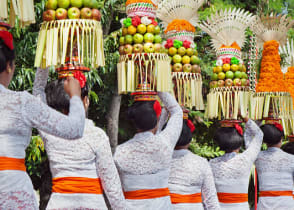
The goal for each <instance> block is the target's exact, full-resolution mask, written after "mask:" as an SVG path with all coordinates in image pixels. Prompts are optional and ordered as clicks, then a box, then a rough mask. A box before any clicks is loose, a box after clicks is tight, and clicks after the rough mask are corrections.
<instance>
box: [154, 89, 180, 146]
mask: <svg viewBox="0 0 294 210" xmlns="http://www.w3.org/2000/svg"><path fill="white" fill-rule="evenodd" d="M158 95H159V97H160V99H161V101H162V102H163V104H164V105H165V106H166V108H167V110H168V111H169V113H170V119H169V121H168V123H167V125H166V128H165V129H164V130H163V131H162V132H161V133H160V134H158V135H161V136H162V138H161V139H164V140H169V141H170V145H171V147H172V148H174V146H175V145H176V143H177V141H178V139H179V136H180V134H181V132H182V126H183V111H182V109H181V107H180V105H179V104H178V103H177V101H176V99H175V98H174V97H173V96H172V95H171V94H169V93H163V92H159V93H158Z"/></svg>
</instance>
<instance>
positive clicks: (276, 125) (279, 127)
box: [274, 122, 283, 132]
mask: <svg viewBox="0 0 294 210" xmlns="http://www.w3.org/2000/svg"><path fill="white" fill-rule="evenodd" d="M274 126H275V127H276V128H277V129H278V130H279V131H281V132H283V126H282V125H281V124H280V123H276V122H275V123H274Z"/></svg>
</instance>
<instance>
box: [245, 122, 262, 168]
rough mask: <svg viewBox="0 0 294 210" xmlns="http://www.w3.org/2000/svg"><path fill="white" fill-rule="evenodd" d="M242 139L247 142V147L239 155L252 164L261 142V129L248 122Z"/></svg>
mask: <svg viewBox="0 0 294 210" xmlns="http://www.w3.org/2000/svg"><path fill="white" fill-rule="evenodd" d="M244 139H245V142H246V141H247V142H248V145H247V149H246V150H245V151H244V152H243V153H242V154H241V156H245V157H246V158H248V159H249V160H250V162H251V163H252V162H254V161H255V159H256V158H257V155H258V153H259V151H260V148H261V144H262V140H263V133H262V131H261V129H260V128H259V127H258V125H257V124H256V123H255V122H253V121H252V120H248V122H247V123H246V126H245V133H244Z"/></svg>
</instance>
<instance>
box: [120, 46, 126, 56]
mask: <svg viewBox="0 0 294 210" xmlns="http://www.w3.org/2000/svg"><path fill="white" fill-rule="evenodd" d="M118 51H119V54H120V55H124V54H125V46H120V47H119V48H118Z"/></svg>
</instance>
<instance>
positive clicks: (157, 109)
mask: <svg viewBox="0 0 294 210" xmlns="http://www.w3.org/2000/svg"><path fill="white" fill-rule="evenodd" d="M153 109H154V111H155V114H156V117H157V118H158V117H159V116H160V115H161V105H160V103H159V102H158V101H157V100H156V101H155V102H154V104H153Z"/></svg>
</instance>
